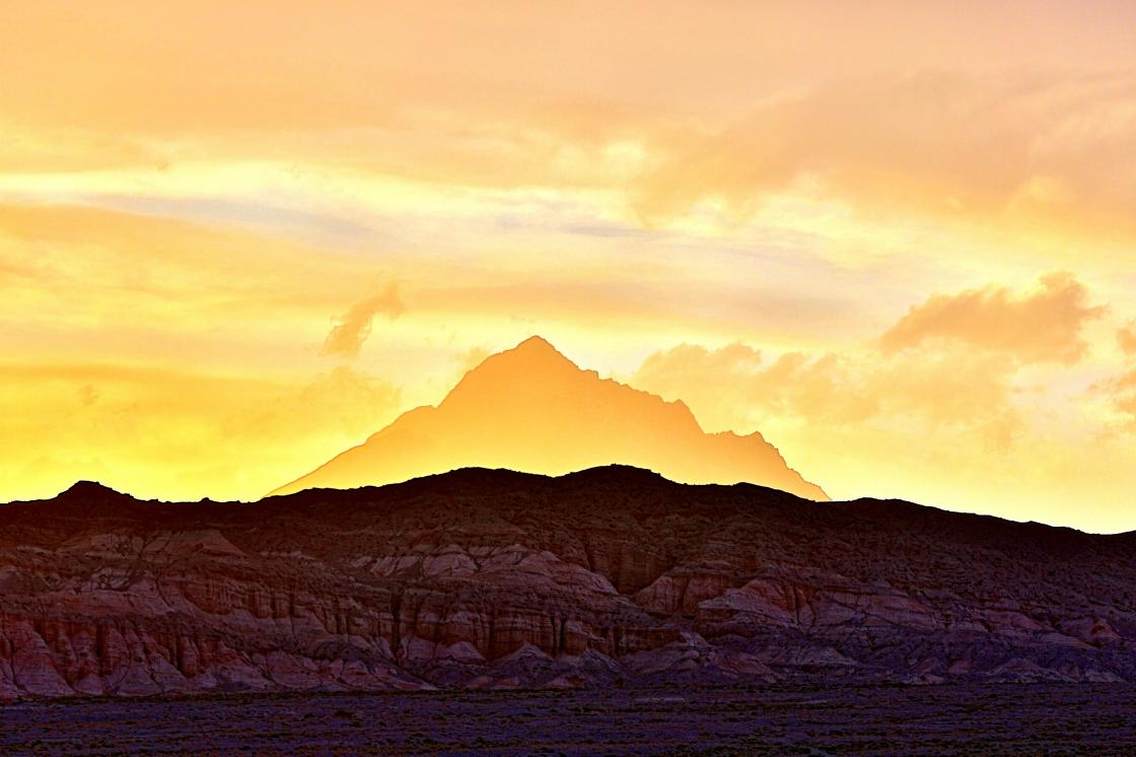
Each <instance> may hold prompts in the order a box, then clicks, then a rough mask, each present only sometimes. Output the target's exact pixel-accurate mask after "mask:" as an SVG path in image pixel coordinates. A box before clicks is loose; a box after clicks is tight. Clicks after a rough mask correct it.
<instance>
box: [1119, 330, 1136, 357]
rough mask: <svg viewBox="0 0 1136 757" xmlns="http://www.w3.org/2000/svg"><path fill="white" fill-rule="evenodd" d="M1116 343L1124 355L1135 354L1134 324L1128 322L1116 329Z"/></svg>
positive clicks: (1135, 332)
mask: <svg viewBox="0 0 1136 757" xmlns="http://www.w3.org/2000/svg"><path fill="white" fill-rule="evenodd" d="M1116 343H1117V344H1118V345H1120V351H1121V352H1123V353H1124V354H1125V355H1129V356H1136V325H1134V324H1131V323H1130V324H1128V325H1127V326H1123V327H1121V328H1120V329H1117V331H1116Z"/></svg>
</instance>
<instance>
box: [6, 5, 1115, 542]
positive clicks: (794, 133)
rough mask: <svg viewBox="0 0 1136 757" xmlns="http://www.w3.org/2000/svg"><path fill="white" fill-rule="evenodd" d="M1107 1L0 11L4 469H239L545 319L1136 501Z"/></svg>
mask: <svg viewBox="0 0 1136 757" xmlns="http://www.w3.org/2000/svg"><path fill="white" fill-rule="evenodd" d="M1134 156H1136V5H1133V3H1131V2H1129V1H1128V0H1113V1H1108V0H1099V1H1094V0H1087V1H1086V2H1083V3H1069V2H1064V1H1060V2H1059V1H1057V0H1053V1H1042V0H1036V1H1034V2H1015V1H1013V0H1010V1H1008V2H1001V3H981V2H968V1H966V0H961V1H959V0H956V1H955V2H945V1H944V2H918V3H913V2H900V1H898V0H897V1H896V2H873V1H872V0H865V2H862V3H848V2H837V1H836V0H830V1H829V2H785V3H779V2H761V3H752V2H733V1H731V0H711V1H710V2H683V3H679V2H652V3H611V2H596V3H591V2H583V1H575V2H564V3H559V2H541V3H531V2H516V3H512V2H505V1H501V0H497V1H495V2H486V3H479V2H463V3H450V4H435V3H428V2H427V3H381V2H378V3H376V2H334V1H332V2H325V3H298V2H297V3H292V2H286V1H282V0H276V1H275V2H255V1H251V2H243V3H230V2H225V3H222V2H212V1H211V0H195V1H194V2H181V1H180V0H166V1H165V2H161V3H153V2H141V1H140V0H138V1H133V2H125V1H115V0H92V1H91V2H85V3H74V2H51V1H50V0H40V1H39V2H34V3H31V2H28V3H4V4H2V5H0V295H2V296H0V325H2V329H0V350H2V354H0V377H2V378H0V459H2V460H3V463H2V464H0V500H6V499H11V498H25V497H34V496H47V495H51V494H53V493H55V492H56V491H58V490H60V489H62V488H65V487H66V486H67V485H68V484H69V483H70V482H71V481H73V480H75V479H77V478H95V479H99V480H102V481H104V482H105V483H108V484H110V485H113V486H116V487H118V488H121V489H124V490H127V491H130V492H133V493H136V494H139V495H143V496H161V497H166V498H198V497H202V496H206V495H208V496H212V497H216V498H220V497H240V498H255V497H257V496H259V495H261V494H263V493H264V492H266V491H268V490H270V489H273V488H275V487H276V486H278V485H280V484H281V483H282V482H285V481H288V480H291V479H293V478H295V477H296V476H297V475H299V474H301V473H303V472H305V471H307V470H310V469H311V467H312V466H313V465H314V464H318V463H319V462H322V461H323V460H326V459H327V458H329V457H331V456H332V455H334V454H335V453H337V452H339V451H341V450H342V449H344V448H345V447H347V446H350V445H352V444H356V443H358V442H359V441H361V440H362V439H363V438H365V437H366V436H367V435H368V433H369V432H371V431H374V430H376V429H377V428H379V427H380V426H382V425H383V424H385V423H387V422H388V421H390V420H391V419H393V418H394V417H395V416H396V415H397V414H398V413H400V412H401V411H403V410H406V409H409V408H410V407H413V406H416V405H419V404H423V403H435V402H437V401H438V400H440V399H441V397H442V396H443V395H444V393H445V391H446V390H447V389H448V388H449V387H450V386H451V385H452V384H453V383H454V382H455V381H456V380H457V379H458V378H459V377H460V376H461V375H462V373H463V372H464V371H465V370H466V369H468V368H469V367H470V366H471V365H472V364H474V363H476V362H477V360H478V359H479V358H480V357H484V356H485V355H486V354H488V353H491V352H494V351H497V350H500V349H503V348H506V347H510V346H512V345H514V344H516V343H517V342H520V341H521V340H522V339H524V338H526V337H528V336H530V335H532V334H541V335H543V336H545V337H546V338H548V339H549V340H550V341H551V342H553V343H554V344H555V345H556V346H557V347H558V348H559V349H561V350H562V351H563V352H564V353H565V354H566V355H568V356H569V357H570V358H572V359H573V360H574V361H576V362H577V363H579V364H581V365H583V366H585V367H589V368H594V369H597V370H598V371H599V372H600V373H601V374H603V375H610V376H614V377H616V378H619V379H621V380H624V381H627V382H629V383H631V384H632V385H634V386H636V387H639V388H642V389H647V390H650V391H654V392H657V393H659V394H661V395H663V396H664V397H666V398H667V399H675V398H681V399H683V400H685V401H686V402H687V403H688V404H689V405H690V407H691V408H692V410H693V411H694V413H695V414H696V416H697V417H698V419H699V421H700V422H701V423H702V425H703V426H704V427H705V428H706V429H708V430H713V431H717V430H723V429H732V430H735V431H739V432H749V431H752V430H755V429H760V430H761V431H762V433H763V434H764V435H765V437H766V438H767V439H769V441H771V442H772V443H774V444H775V445H777V446H778V447H779V448H780V449H781V451H782V452H783V453H784V455H785V457H786V458H787V460H788V461H789V462H790V464H792V465H793V466H794V467H796V468H798V469H799V470H801V471H802V472H803V473H804V474H805V475H806V476H807V477H808V478H810V479H811V480H814V481H816V482H817V483H819V484H821V485H822V486H824V487H825V489H826V490H827V491H828V493H829V494H830V495H832V496H833V497H834V498H848V497H855V496H860V495H876V496H888V497H902V498H905V499H911V500H916V501H920V502H924V503H928V504H935V505H939V506H943V507H948V508H952V509H958V510H967V511H977V512H987V513H994V514H997V515H1001V516H1005V517H1010V518H1015V519H1020V520H1028V519H1034V520H1041V521H1046V522H1051V523H1060V524H1071V525H1075V526H1078V527H1080V528H1085V529H1088V530H1093V531H1117V530H1129V529H1136V499H1134V496H1133V494H1132V492H1133V491H1136V299H1134V298H1133V293H1134V292H1136V158H1134Z"/></svg>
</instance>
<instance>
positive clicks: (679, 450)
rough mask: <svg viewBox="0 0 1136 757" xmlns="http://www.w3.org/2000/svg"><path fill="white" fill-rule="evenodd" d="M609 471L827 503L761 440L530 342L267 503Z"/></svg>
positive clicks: (541, 343) (819, 491)
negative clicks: (464, 472) (705, 423)
mask: <svg viewBox="0 0 1136 757" xmlns="http://www.w3.org/2000/svg"><path fill="white" fill-rule="evenodd" d="M610 463H622V464H626V465H633V466H637V467H640V468H647V469H649V470H653V471H658V472H659V473H661V474H663V475H664V476H666V477H667V478H669V479H671V480H674V481H683V482H686V483H717V484H733V483H737V482H739V481H748V482H751V483H756V484H761V485H763V486H771V487H773V488H775V489H782V490H784V491H788V492H793V493H794V494H798V495H800V496H802V497H808V498H809V499H815V500H826V499H828V497H827V496H826V495H825V493H824V491H823V490H822V489H821V488H820V487H819V486H817V485H816V484H813V483H811V482H809V481H806V480H805V479H804V478H802V477H801V475H800V474H799V473H798V472H797V471H796V470H794V469H792V468H790V467H789V465H788V464H787V463H786V462H785V459H784V458H783V457H782V456H781V453H780V452H779V451H778V450H777V448H776V447H774V446H773V445H772V444H770V443H769V442H767V441H766V440H765V438H764V437H763V436H762V435H761V434H760V433H753V434H749V435H748V436H739V435H737V434H734V433H732V432H728V431H727V432H722V433H717V434H708V433H706V432H704V431H703V430H702V428H701V427H700V426H699V425H698V421H697V420H696V419H695V417H694V415H693V414H692V413H691V412H690V409H689V408H688V407H687V406H686V405H685V404H683V403H682V402H666V401H665V400H663V399H662V398H661V397H659V396H657V395H654V394H650V393H649V392H643V391H640V390H638V389H634V388H632V387H630V386H627V385H626V384H621V383H619V382H617V381H613V380H612V379H601V378H600V377H599V374H597V373H596V372H595V371H586V370H583V369H581V368H579V367H578V366H576V364H575V363H573V362H572V361H571V360H569V359H568V358H566V357H564V355H562V354H560V353H559V352H558V351H557V350H556V348H555V347H553V346H552V345H551V344H549V343H548V342H546V341H545V340H544V339H541V338H540V337H536V336H534V337H531V338H529V339H526V340H525V341H524V342H521V343H520V344H519V345H517V346H516V347H514V348H513V349H511V350H505V351H504V352H500V353H497V354H495V355H491V356H489V357H488V358H486V359H485V360H484V361H483V362H482V363H481V364H479V365H478V366H476V367H475V368H473V369H472V370H470V371H469V372H468V373H466V375H465V376H464V377H463V378H462V380H461V381H460V382H458V384H457V386H455V387H454V388H453V390H451V391H450V393H449V394H448V395H446V397H445V399H444V400H442V402H441V403H439V404H438V405H437V406H436V407H434V406H428V407H419V408H416V409H414V410H411V411H409V412H407V413H404V414H403V415H401V416H400V417H399V418H397V419H396V420H395V421H394V422H393V423H391V424H390V425H389V426H387V427H386V428H384V429H382V430H380V431H379V432H378V433H376V434H374V435H372V436H371V437H370V438H369V439H367V441H365V442H364V443H363V444H361V445H359V446H357V447H353V448H351V449H349V450H347V451H345V452H343V453H341V454H339V455H337V456H336V457H334V458H333V459H331V460H329V461H328V462H327V463H324V464H323V465H321V466H320V467H319V468H317V469H316V470H314V471H312V472H311V473H308V474H307V475H305V476H302V477H300V478H298V479H296V480H295V481H293V482H291V483H289V484H286V485H284V486H282V487H280V488H279V489H276V490H275V491H274V492H272V493H273V494H289V493H292V492H297V491H302V490H303V489H311V488H314V487H331V488H336V489H351V488H355V487H359V486H370V485H375V484H387V483H394V482H397V481H406V480H408V479H411V478H418V477H420V476H425V475H429V474H433V473H442V472H444V471H448V470H452V469H454V468H466V467H484V468H509V469H512V470H520V471H527V472H529V473H545V474H551V475H560V474H564V473H569V472H571V471H577V470H583V469H586V468H592V467H595V466H598V465H608V464H610Z"/></svg>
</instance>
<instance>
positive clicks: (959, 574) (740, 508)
mask: <svg viewBox="0 0 1136 757" xmlns="http://www.w3.org/2000/svg"><path fill="white" fill-rule="evenodd" d="M1134 587H1136V534H1123V535H1116V536H1093V535H1088V534H1084V533H1080V532H1078V531H1073V530H1070V529H1064V528H1052V527H1049V526H1043V525H1038V524H1033V523H1028V524H1022V523H1013V522H1008V521H1003V520H998V519H997V518H991V517H983V516H976V515H963V514H956V513H950V512H945V511H941V510H935V509H932V508H926V507H920V506H918V505H912V504H909V503H905V502H893V501H889V502H881V501H875V500H864V501H857V502H843V503H824V504H818V503H814V502H810V501H807V500H804V499H800V498H798V497H795V496H793V495H790V494H786V493H784V492H781V491H777V490H773V489H767V488H763V487H758V486H753V485H749V484H739V485H735V486H716V485H707V486H692V485H683V484H676V483H672V482H670V481H668V480H666V479H664V478H662V477H661V476H658V475H656V474H653V473H650V472H647V471H643V470H638V469H635V468H628V467H624V466H609V467H604V468H598V469H592V470H585V471H582V472H578V473H573V474H569V475H565V476H562V477H560V478H548V477H545V476H539V475H532V474H523V473H514V472H511V471H503V470H485V469H467V470H458V471H454V472H451V473H446V474H441V475H435V476H429V477H426V478H421V479H417V480H413V481H409V482H406V483H402V484H395V485H390V486H386V487H381V488H376V487H366V488H361V489H356V490H350V491H342V490H334V489H313V490H308V491H304V492H301V493H298V494H293V495H288V496H282V497H275V498H272V499H269V500H264V501H261V502H255V503H247V504H246V503H216V502H205V503H162V502H141V501H138V500H134V499H133V498H131V497H128V496H126V495H121V494H117V493H114V492H110V490H107V489H105V488H103V487H99V486H97V485H93V484H80V485H77V486H76V487H73V488H72V489H70V490H68V491H67V492H65V493H63V494H61V495H60V496H59V497H57V498H55V499H53V500H45V501H39V502H28V503H12V504H8V505H3V506H0V599H2V601H0V698H12V697H24V696H72V695H76V694H117V695H140V694H155V693H165V692H193V691H208V690H255V691H260V690H289V689H333V690H334V689H384V688H423V687H430V686H472V687H481V686H494V687H517V686H522V687H523V686H586V685H593V684H595V685H612V684H616V683H619V682H622V683H624V684H626V685H641V684H655V683H675V682H691V683H697V682H730V681H733V682H746V681H750V682H755V681H756V682H768V681H778V680H786V681H813V682H823V683H833V682H836V681H849V682H857V681H864V682H867V681H876V682H880V681H883V682H926V683H932V682H943V681H952V680H959V681H986V680H994V681H1020V680H1063V681H1082V680H1099V681H1117V680H1126V681H1136V588H1134Z"/></svg>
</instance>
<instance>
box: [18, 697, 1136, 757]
mask: <svg viewBox="0 0 1136 757" xmlns="http://www.w3.org/2000/svg"><path fill="white" fill-rule="evenodd" d="M1134 713H1136V687H1132V686H1127V685H1121V686H1117V685H1107V684H987V685H949V686H933V687H927V686H859V687H836V688H822V687H816V688H813V687H794V688H789V687H777V686H775V687H730V688H694V689H655V690H641V691H630V690H614V691H606V692H605V691H597V690H588V691H565V692H501V691H452V692H418V693H385V694H384V693H380V694H311V695H297V694H287V695H229V696H208V697H195V698H190V699H182V700H155V699H144V700H107V699H94V700H88V701H85V702H78V703H76V702H67V703H64V702H53V703H42V702H25V703H20V704H14V705H9V706H7V707H0V752H2V753H5V754H18V753H29V752H35V753H38V754H50V753H66V754H108V753H118V752H122V751H127V750H129V751H147V752H150V753H163V752H167V753H182V752H198V753H216V752H226V751H235V750H242V751H244V750H248V751H254V752H256V753H261V754H263V753H296V752H300V753H313V752H314V753H321V754H337V753H339V754H351V753H359V752H380V753H389V754H414V753H423V752H448V753H456V754H477V753H484V754H532V753H537V754H539V753H552V754H556V753H561V752H563V753H569V754H627V753H635V754H660V753H678V754H735V753H744V754H755V753H756V754H765V753H776V754H833V753H845V752H856V753H858V754H897V753H898V754H944V753H953V754H957V753H963V754H984V755H990V754H1022V753H1024V754H1133V753H1134V752H1136V714H1134Z"/></svg>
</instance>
